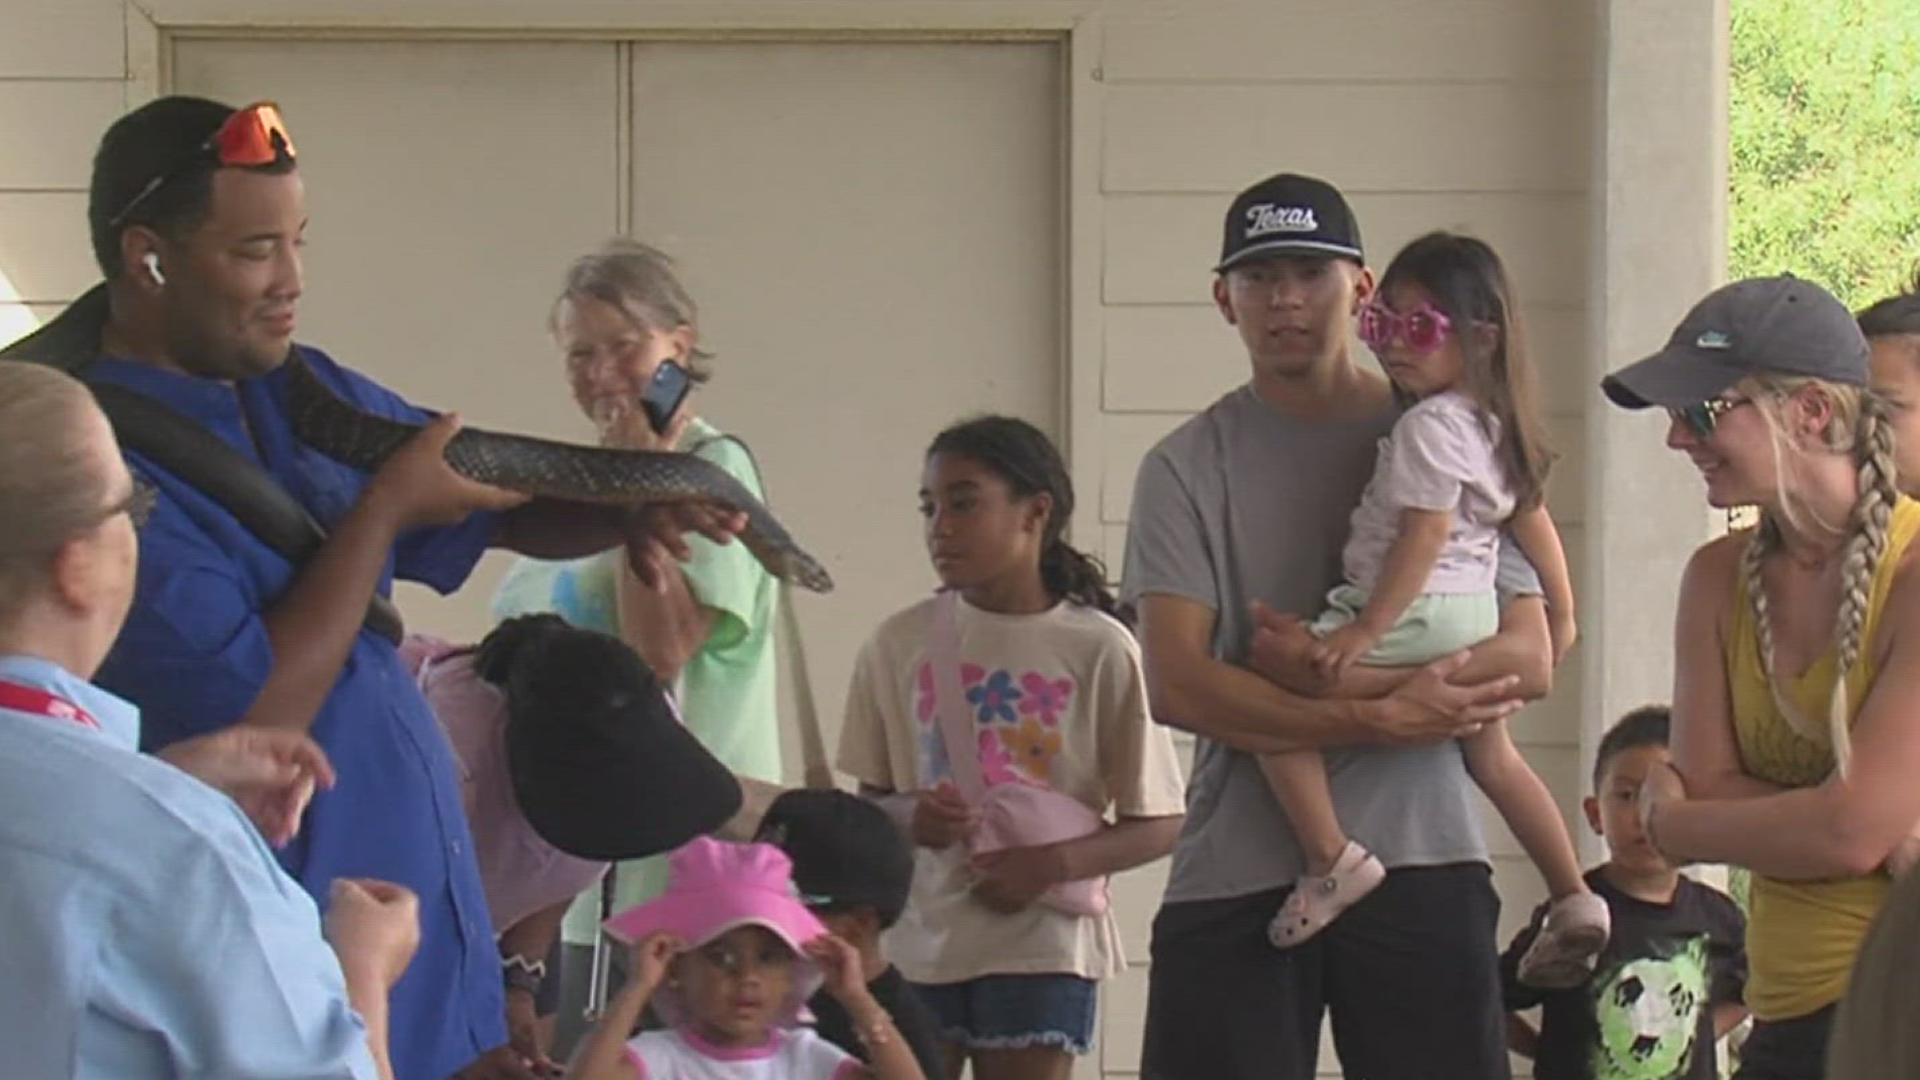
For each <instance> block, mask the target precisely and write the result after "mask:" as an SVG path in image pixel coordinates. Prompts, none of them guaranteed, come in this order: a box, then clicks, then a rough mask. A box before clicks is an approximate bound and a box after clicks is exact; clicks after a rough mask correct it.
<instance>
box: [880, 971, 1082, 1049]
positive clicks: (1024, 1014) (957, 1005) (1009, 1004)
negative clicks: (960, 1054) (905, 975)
mask: <svg viewBox="0 0 1920 1080" xmlns="http://www.w3.org/2000/svg"><path fill="white" fill-rule="evenodd" d="M914 989H915V990H916V991H918V992H919V994H920V1000H922V1001H924V1002H926V1003H927V1008H929V1009H931V1010H933V1017H934V1020H935V1021H936V1022H938V1023H939V1025H940V1037H941V1038H943V1039H946V1040H948V1041H949V1042H955V1043H958V1044H960V1045H961V1046H964V1047H966V1048H967V1049H969V1050H1022V1049H1025V1048H1027V1047H1032V1046H1052V1047H1057V1048H1059V1049H1061V1050H1065V1051H1067V1052H1068V1053H1072V1054H1084V1053H1086V1052H1087V1051H1089V1050H1091V1049H1092V1048H1093V1024H1094V1007H1095V1005H1096V1003H1097V1001H1098V998H1099V993H1098V991H1099V984H1098V983H1096V982H1094V981H1093V980H1092V979H1083V978H1080V977H1079V976H1078V975H983V976H981V977H980V978H978V979H969V980H967V981H966V982H957V983H935V984H928V983H915V984H914Z"/></svg>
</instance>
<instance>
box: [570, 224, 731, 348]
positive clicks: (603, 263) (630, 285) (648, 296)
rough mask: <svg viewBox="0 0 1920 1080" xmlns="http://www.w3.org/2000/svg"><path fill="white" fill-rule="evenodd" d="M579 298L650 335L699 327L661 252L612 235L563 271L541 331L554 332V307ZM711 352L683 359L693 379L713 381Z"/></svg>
mask: <svg viewBox="0 0 1920 1080" xmlns="http://www.w3.org/2000/svg"><path fill="white" fill-rule="evenodd" d="M576 298H582V299H588V300H598V301H600V302H601V303H604V304H611V305H612V306H614V307H616V308H618V309H620V310H621V311H622V312H625V313H626V316H627V318H629V319H632V320H633V321H634V323H635V325H637V326H639V327H641V328H642V329H644V330H647V331H649V332H653V333H665V332H669V331H673V330H677V329H679V328H680V327H682V326H686V327H692V328H693V329H694V330H696V331H697V330H698V329H699V328H700V319H699V316H700V312H699V308H697V307H696V306H695V305H694V302H693V297H692V296H690V295H688V293H687V289H686V286H684V285H682V284H680V278H679V277H678V276H677V275H675V274H674V272H673V259H672V258H670V257H669V256H668V255H667V253H666V252H664V251H661V250H660V249H659V248H656V247H653V246H651V245H649V244H643V243H641V242H640V241H638V240H633V239H630V238H628V237H624V236H616V237H614V238H613V239H612V240H609V241H607V243H606V244H605V246H603V247H601V249H600V250H599V251H596V252H594V253H593V254H591V255H582V256H580V257H579V258H577V259H575V260H573V265H572V266H569V267H567V276H566V281H565V283H564V284H563V285H562V286H561V288H560V295H559V297H558V298H557V299H555V300H554V302H553V310H552V311H551V312H549V313H548V315H547V328H548V329H549V330H552V331H555V332H558V330H559V328H560V305H561V304H564V303H566V302H567V301H568V300H572V299H576ZM712 360H713V354H712V353H709V352H706V351H705V350H703V349H701V348H699V347H698V346H695V347H694V349H693V350H692V355H691V356H689V357H688V360H687V372H688V374H690V375H692V376H693V381H694V382H697V383H704V382H706V381H707V380H708V379H711V378H713V365H712V363H711V361H712Z"/></svg>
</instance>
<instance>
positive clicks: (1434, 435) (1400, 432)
mask: <svg viewBox="0 0 1920 1080" xmlns="http://www.w3.org/2000/svg"><path fill="white" fill-rule="evenodd" d="M1499 432H1500V428H1499V421H1498V420H1495V419H1494V418H1493V417H1491V416H1488V415H1486V414H1485V413H1483V412H1481V411H1480V409H1479V407H1478V406H1476V405H1475V404H1474V403H1473V399H1472V398H1470V397H1468V396H1466V395H1465V394H1462V393H1459V392H1458V391H1453V390H1449V391H1446V392H1445V393H1440V394H1435V395H1433V396H1432V397H1429V398H1425V399H1423V400H1421V401H1420V402H1419V404H1416V405H1415V406H1413V407H1412V408H1411V409H1408V410H1407V411H1406V412H1405V413H1403V414H1401V417H1400V419H1399V420H1398V421H1397V422H1396V423H1395V424H1394V425H1393V430H1392V431H1391V432H1390V433H1388V434H1387V436H1386V437H1385V438H1383V439H1381V440H1380V452H1379V454H1378V456H1376V457H1375V458H1374V465H1373V479H1372V480H1370V481H1369V482H1368V483H1367V490H1366V493H1365V494H1363V495H1361V496H1360V505H1359V506H1358V507H1357V508H1355V510H1354V511H1353V521H1352V526H1351V527H1352V531H1351V532H1349V533H1348V534H1347V546H1346V548H1345V549H1344V550H1343V551H1342V552H1341V566H1342V568H1343V570H1344V571H1345V573H1346V578H1347V584H1349V585H1352V586H1354V587H1356V588H1358V589H1360V590H1361V591H1363V592H1369V593H1370V592H1372V591H1373V588H1374V584H1375V583H1376V582H1378V581H1379V580H1380V570H1381V568H1382V567H1383V566H1385V565H1386V561H1387V552H1388V550H1389V549H1391V548H1392V547H1393V542H1394V540H1396V539H1397V538H1398V537H1399V535H1400V517H1401V511H1403V510H1444V511H1447V512H1449V513H1451V514H1452V515H1453V527H1452V529H1451V530H1450V531H1449V532H1448V533H1447V542H1446V545H1445V546H1444V547H1442V548H1441V549H1440V557H1439V559H1437V560H1436V561H1435V562H1434V564H1433V570H1432V572H1431V573H1429V574H1428V575H1427V584H1426V587H1425V588H1424V589H1422V590H1421V591H1422V592H1429V593H1477V592H1490V591H1492V589H1493V577H1494V568H1495V566H1496V565H1497V563H1498V560H1499V554H1500V525H1501V523H1502V522H1504V521H1506V520H1507V518H1508V517H1510V516H1512V514H1513V503H1514V498H1513V488H1512V487H1511V486H1509V485H1508V483H1507V477H1506V472H1505V470H1503V469H1502V468H1501V467H1500V460H1499V458H1497V457H1496V456H1495V448H1496V443H1497V441H1498V439H1499Z"/></svg>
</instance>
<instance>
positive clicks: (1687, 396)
mask: <svg viewBox="0 0 1920 1080" xmlns="http://www.w3.org/2000/svg"><path fill="white" fill-rule="evenodd" d="M1867 356H1868V348H1867V339H1866V335H1864V334H1862V333H1861V332H1860V324H1859V323H1857V322H1855V321H1854V318H1853V314H1852V313H1851V312H1849V311H1848V310H1847V308H1846V305H1845V304H1842V303H1841V302H1840V301H1838V300H1836V299H1834V298H1833V295H1832V294H1831V293H1829V292H1827V291H1826V290H1825V289H1822V288H1821V287H1820V286H1818V285H1815V284H1813V283H1812V282H1810V281H1802V280H1801V279H1799V278H1797V277H1794V276H1793V275H1792V274H1782V275H1780V276H1778V277H1764V278H1747V279H1746V280H1744V281H1736V282H1734V283H1733V284H1731V285H1723V286H1721V287H1720V288H1718V289H1715V290H1714V291H1713V292H1710V293H1708V294H1707V296H1706V299H1704V300H1702V301H1700V302H1699V303H1697V304H1695V305H1694V306H1693V310H1692V311H1689V312H1687V317H1686V318H1684V319H1681V320H1680V325H1679V326H1677V327H1675V328H1674V331H1673V336H1672V337H1670V338H1668V339H1667V346H1666V348H1664V349H1661V350H1660V351H1659V352H1657V353H1654V354H1653V355H1652V356H1649V357H1647V358H1646V359H1644V360H1641V361H1640V362H1638V363H1636V364H1631V365H1629V366H1627V367H1624V368H1621V369H1620V370H1619V371H1616V372H1614V373H1613V374H1611V375H1609V376H1607V377H1606V378H1605V379H1603V380H1601V383H1600V389H1602V390H1603V391H1605V392H1606V395H1607V397H1608V398H1610V399H1611V400H1612V401H1613V403H1614V404H1616V405H1619V406H1621V407H1623V408H1628V409H1644V408H1647V407H1648V406H1659V407H1661V408H1668V409H1679V408H1685V407H1686V406H1688V405H1697V404H1699V403H1700V402H1703V401H1707V400H1710V399H1712V398H1716V397H1719V396H1720V395H1721V394H1722V393H1724V392H1725V391H1726V390H1727V389H1728V388H1729V387H1731V386H1732V385H1733V384H1735V383H1737V382H1739V381H1740V380H1741V379H1744V378H1747V377H1749V376H1752V375H1804V376H1808V377H1810V378H1815V379H1825V380H1827V381H1828V382H1835V383H1847V384H1850V385H1853V386H1865V385H1866V384H1867Z"/></svg>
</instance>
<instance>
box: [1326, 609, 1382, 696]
mask: <svg viewBox="0 0 1920 1080" xmlns="http://www.w3.org/2000/svg"><path fill="white" fill-rule="evenodd" d="M1379 643H1380V635H1379V634H1377V633H1374V632H1373V631H1372V630H1369V629H1367V628H1366V627H1364V626H1362V625H1360V624H1359V623H1357V622H1350V623H1348V624H1347V625H1345V626H1342V627H1340V628H1339V629H1338V630H1335V631H1333V632H1332V633H1330V634H1328V635H1327V636H1326V637H1324V638H1321V639H1320V644H1319V645H1318V646H1317V647H1316V648H1315V649H1314V652H1313V666H1314V670H1316V671H1318V672H1319V673H1320V677H1321V678H1322V679H1325V680H1327V681H1328V682H1333V681H1335V680H1337V679H1338V678H1340V676H1342V675H1344V674H1346V671H1347V669H1348V668H1350V667H1352V666H1353V665H1354V664H1356V663H1359V661H1360V658H1361V657H1363V656H1365V655H1367V654H1368V653H1370V652H1372V651H1373V647H1374V646H1375V645H1377V644H1379Z"/></svg>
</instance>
